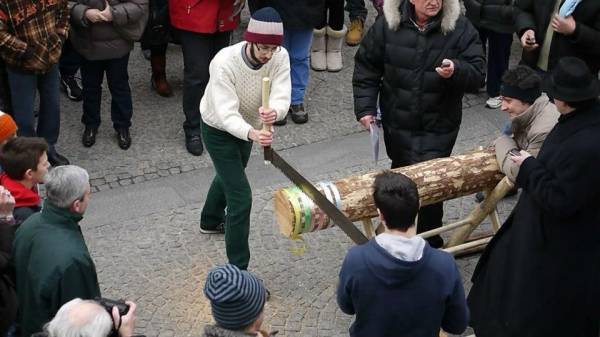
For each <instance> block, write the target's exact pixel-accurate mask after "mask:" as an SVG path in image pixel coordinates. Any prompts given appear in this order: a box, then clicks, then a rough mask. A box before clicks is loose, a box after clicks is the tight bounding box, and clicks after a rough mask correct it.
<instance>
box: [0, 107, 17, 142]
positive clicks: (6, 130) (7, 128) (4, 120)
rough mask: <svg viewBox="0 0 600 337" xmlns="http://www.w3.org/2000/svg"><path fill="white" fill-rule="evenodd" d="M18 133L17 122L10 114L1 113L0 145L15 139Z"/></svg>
mask: <svg viewBox="0 0 600 337" xmlns="http://www.w3.org/2000/svg"><path fill="white" fill-rule="evenodd" d="M16 133H17V124H16V123H15V120H14V119H13V118H12V117H11V116H10V115H9V114H7V113H4V112H2V111H0V143H2V142H4V141H5V140H8V139H9V138H11V137H13V136H14V135H15V134H16Z"/></svg>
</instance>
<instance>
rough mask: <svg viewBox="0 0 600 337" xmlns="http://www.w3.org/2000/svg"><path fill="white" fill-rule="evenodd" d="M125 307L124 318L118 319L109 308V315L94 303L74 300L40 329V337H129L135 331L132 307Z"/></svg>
mask: <svg viewBox="0 0 600 337" xmlns="http://www.w3.org/2000/svg"><path fill="white" fill-rule="evenodd" d="M126 303H127V304H128V305H129V310H128V312H127V314H125V315H123V316H119V311H118V310H117V308H116V307H113V310H112V318H111V315H109V313H108V312H107V311H106V310H105V309H104V307H103V306H101V305H100V304H99V303H98V302H96V301H92V300H82V299H81V298H75V299H72V300H70V301H69V302H67V303H65V304H64V305H63V306H62V307H61V308H60V309H59V310H58V312H57V313H56V316H54V318H53V319H52V320H51V321H50V322H48V324H46V325H45V326H44V332H43V333H41V334H36V336H40V337H41V336H44V337H108V336H117V335H118V336H119V337H132V336H133V329H134V328H135V308H136V305H135V303H133V302H131V301H127V302H126Z"/></svg>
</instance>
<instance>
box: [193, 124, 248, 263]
mask: <svg viewBox="0 0 600 337" xmlns="http://www.w3.org/2000/svg"><path fill="white" fill-rule="evenodd" d="M202 138H203V139H204V144H205V145H206V150H207V151H208V154H209V155H210V159H211V160H212V162H213V165H214V167H215V171H216V175H215V178H214V179H213V181H212V184H211V185H210V189H209V190H208V194H207V196H206V201H205V202H204V207H203V208H202V214H201V216H200V223H201V226H202V227H203V228H214V227H215V226H217V225H218V224H219V223H221V222H223V221H225V249H226V250H227V259H228V260H229V263H231V264H234V265H236V266H237V267H238V268H240V269H247V268H248V263H249V262H250V247H249V246H248V236H249V235H250V211H251V209H252V190H251V189H250V183H249V182H248V178H247V177H246V172H245V169H246V165H247V164H248V159H250V151H251V150H252V142H249V141H245V140H241V139H239V138H236V137H234V136H232V135H231V134H229V133H227V132H225V131H221V130H218V129H215V128H213V127H211V126H208V125H206V124H204V123H202ZM226 208H227V217H225V209H226Z"/></svg>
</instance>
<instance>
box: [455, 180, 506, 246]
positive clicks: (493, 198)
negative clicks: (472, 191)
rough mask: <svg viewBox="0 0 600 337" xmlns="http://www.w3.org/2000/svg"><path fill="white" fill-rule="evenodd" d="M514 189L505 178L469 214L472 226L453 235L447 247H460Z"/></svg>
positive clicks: (462, 228) (460, 229)
mask: <svg viewBox="0 0 600 337" xmlns="http://www.w3.org/2000/svg"><path fill="white" fill-rule="evenodd" d="M512 188H513V184H512V183H511V182H510V180H508V178H507V177H504V178H503V179H502V180H501V181H500V182H499V183H498V185H496V187H495V188H494V189H493V190H492V191H491V192H490V194H489V195H488V196H486V197H485V199H483V201H482V202H481V203H480V204H479V205H477V206H476V207H475V209H474V210H473V211H472V212H471V213H470V214H469V216H468V217H467V218H466V219H469V221H470V222H471V224H470V225H469V226H464V227H461V228H459V229H457V230H456V231H454V233H453V234H452V237H451V238H450V240H449V241H448V244H447V247H452V246H456V245H459V244H461V243H463V242H465V240H466V239H467V238H468V237H469V235H471V233H472V232H473V230H475V228H477V226H479V224H480V223H481V222H482V221H483V219H485V217H486V216H488V214H490V213H492V211H494V210H495V209H496V204H497V203H498V201H500V200H502V198H504V196H505V195H506V193H508V191H510V190H511V189H512Z"/></svg>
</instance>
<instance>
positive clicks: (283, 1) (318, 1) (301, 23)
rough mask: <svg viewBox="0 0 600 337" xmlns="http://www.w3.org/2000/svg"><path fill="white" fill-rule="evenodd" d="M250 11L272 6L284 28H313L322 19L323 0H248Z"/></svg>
mask: <svg viewBox="0 0 600 337" xmlns="http://www.w3.org/2000/svg"><path fill="white" fill-rule="evenodd" d="M248 5H249V6H250V12H252V13H254V11H256V10H257V9H260V8H263V7H273V8H275V10H277V13H279V15H280V16H281V20H282V21H283V27H284V28H285V29H311V30H312V29H313V28H315V27H317V26H318V25H320V24H321V23H322V21H323V15H324V13H325V12H324V10H325V9H324V8H325V0H248Z"/></svg>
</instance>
